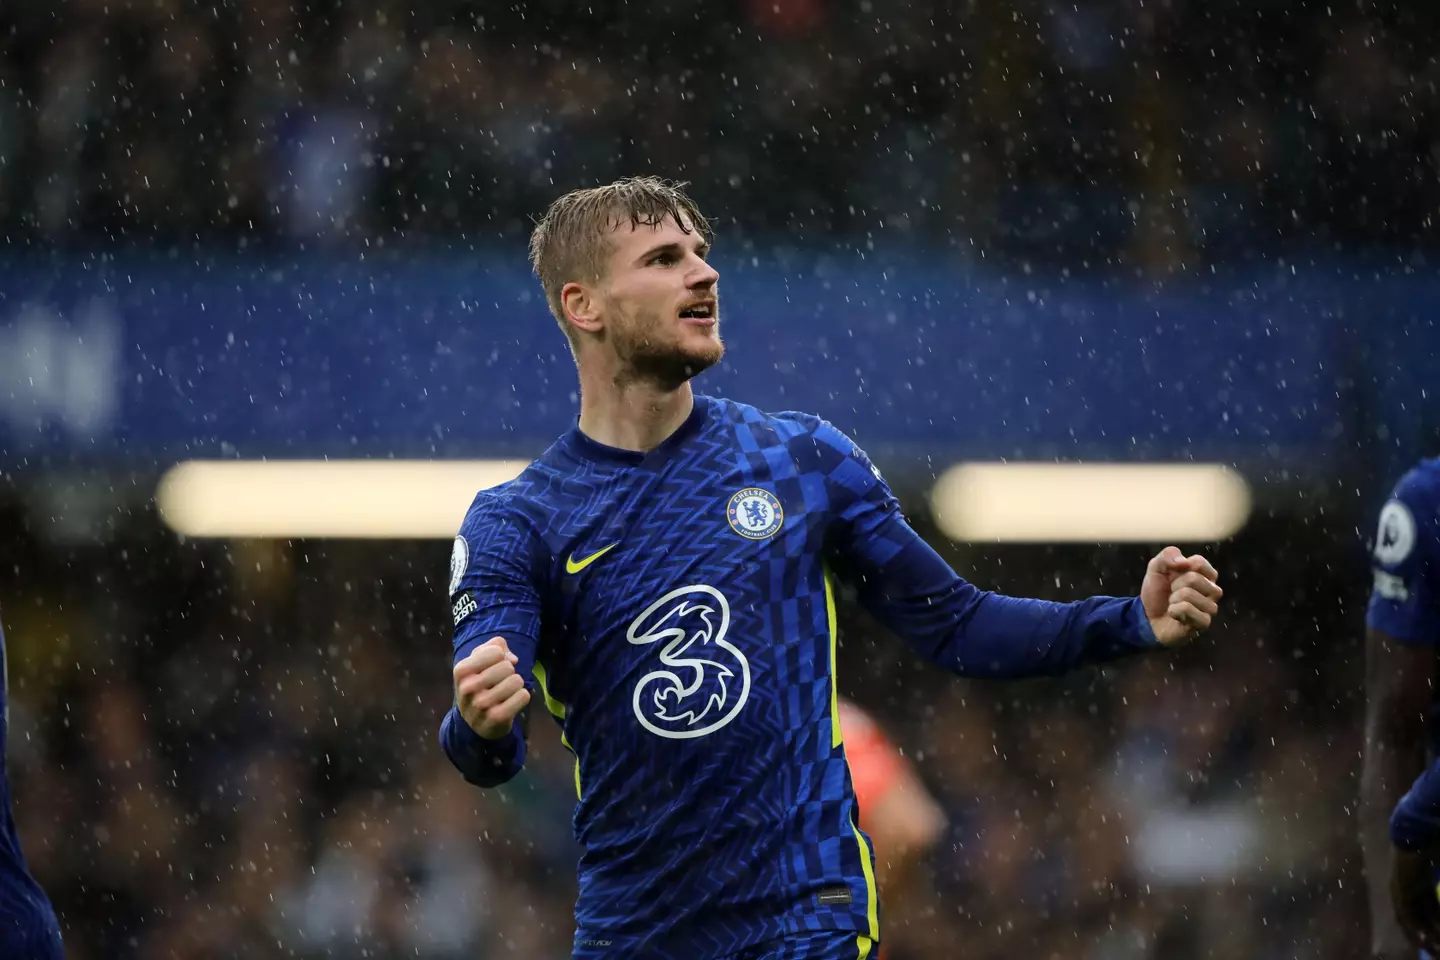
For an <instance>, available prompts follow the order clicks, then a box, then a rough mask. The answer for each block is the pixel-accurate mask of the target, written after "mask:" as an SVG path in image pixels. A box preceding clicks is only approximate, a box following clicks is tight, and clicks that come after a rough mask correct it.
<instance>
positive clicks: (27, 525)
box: [0, 509, 1366, 960]
mask: <svg viewBox="0 0 1440 960" xmlns="http://www.w3.org/2000/svg"><path fill="white" fill-rule="evenodd" d="M917 522H921V523H922V524H923V521H917ZM0 529H3V530H5V532H6V535H5V536H4V537H0V612H3V618H4V623H5V627H6V629H7V632H8V634H9V637H10V644H11V649H12V659H13V663H12V667H11V676H10V686H11V694H12V704H13V706H12V742H11V744H10V750H11V756H12V771H13V772H14V775H15V778H16V798H15V805H16V812H17V815H18V822H19V826H20V830H21V833H22V836H23V838H24V842H25V844H26V849H27V853H28V854H29V856H30V859H31V861H32V865H33V867H34V869H35V871H36V873H37V875H38V876H39V878H40V879H41V881H42V882H43V883H44V884H45V886H46V887H47V888H48V889H49V890H50V891H51V893H52V895H53V896H54V898H55V900H56V903H57V906H58V909H59V912H60V915H61V918H62V923H63V925H64V929H65V936H66V941H67V947H68V950H69V954H68V956H69V957H70V958H71V960H213V958H217V957H225V958H239V960H251V958H255V960H260V958H277V960H278V958H316V960H318V958H328V960H350V958H354V960H361V958H365V960H399V958H402V957H405V958H413V960H460V958H466V960H489V958H521V960H561V958H564V957H567V956H568V955H569V954H568V948H569V942H570V938H571V935H572V931H573V925H572V922H571V910H572V908H573V904H574V896H575V868H576V860H577V856H578V850H577V848H576V847H575V844H574V841H573V839H572V838H571V836H570V815H571V812H572V808H573V801H574V792H573V791H574V780H573V776H572V767H571V760H570V758H569V755H568V754H567V753H565V751H564V750H563V749H562V748H561V747H560V745H559V743H558V736H557V734H556V732H555V730H554V727H553V725H552V724H550V723H549V722H547V721H546V720H545V719H544V718H543V717H542V718H541V719H540V720H539V722H536V723H534V724H532V743H533V744H534V747H535V755H534V757H533V758H532V761H531V764H530V766H529V767H528V768H527V771H526V773H525V774H524V775H522V777H520V778H519V779H517V780H516V781H514V782H513V783H512V784H509V785H507V786H506V787H505V788H503V789H500V790H496V791H481V790H476V789H473V788H471V787H469V786H468V785H466V784H465V783H464V782H463V781H462V780H461V779H460V778H459V776H458V774H456V773H455V772H454V771H453V770H452V769H451V768H450V767H449V765H448V763H447V761H446V760H445V759H444V757H443V755H442V754H441V752H440V750H439V747H438V745H437V743H436V739H435V730H436V726H437V723H438V721H439V718H440V717H441V715H442V714H443V713H444V711H445V709H446V708H447V707H448V706H449V703H450V691H449V671H448V666H449V649H450V647H449V634H448V629H447V626H446V620H445V611H444V609H443V596H442V593H443V589H444V588H443V583H442V581H443V578H444V576H445V572H446V557H445V550H446V548H445V545H444V544H397V543H377V544H348V545H347V544H328V545H321V544H313V543H296V544H282V543H247V542H237V543H234V544H230V545H223V544H215V543H180V542H177V541H176V540H175V539H174V538H173V537H171V536H170V535H167V534H165V533H163V532H162V531H161V529H160V528H159V525H158V523H156V522H155V520H154V519H153V517H150V516H148V515H144V514H143V513H142V514H138V515H136V516H134V517H132V518H130V519H128V520H123V521H121V522H119V523H117V524H113V525H111V528H110V529H109V531H108V533H107V535H106V536H104V537H103V538H101V539H100V540H99V541H94V542H87V541H85V540H83V539H72V540H71V541H70V542H65V541H64V540H63V539H57V538H56V537H55V536H54V535H53V531H52V532H48V533H47V532H46V530H45V528H44V527H43V526H42V525H40V524H38V523H36V522H35V521H34V520H33V519H27V518H25V517H23V516H21V515H20V514H18V513H16V512H15V511H12V510H8V509H7V510H5V511H0ZM922 529H925V528H924V527H923V526H922ZM1282 531H1288V532H1283V533H1282ZM1344 532H1345V531H1343V530H1341V531H1339V533H1340V534H1343V533H1344ZM1335 535H1336V531H1331V532H1329V533H1327V532H1325V531H1322V530H1319V529H1311V528H1310V527H1307V526H1305V525H1303V524H1296V523H1294V522H1293V520H1292V521H1288V522H1285V523H1281V522H1277V521H1270V522H1269V523H1267V522H1266V521H1264V520H1259V521H1258V522H1257V527H1256V528H1255V529H1254V530H1253V531H1251V532H1247V534H1245V535H1244V537H1243V538H1242V540H1240V541H1238V542H1237V543H1235V544H1234V545H1233V546H1230V547H1226V548H1222V549H1220V550H1219V551H1218V552H1216V553H1215V559H1216V560H1217V563H1218V564H1219V566H1220V569H1221V570H1222V571H1223V574H1222V576H1223V577H1224V578H1225V581H1226V586H1227V590H1228V592H1229V595H1228V596H1227V604H1230V605H1231V607H1230V610H1231V612H1228V613H1227V615H1226V618H1225V620H1224V623H1223V625H1222V626H1221V627H1219V628H1217V629H1216V630H1215V631H1213V633H1212V635H1211V636H1210V637H1209V638H1208V639H1207V640H1206V642H1204V643H1202V644H1200V645H1198V646H1197V647H1195V648H1193V649H1190V650H1187V651H1184V652H1182V653H1179V654H1166V655H1158V656H1154V657H1150V658H1148V659H1145V660H1140V661H1132V662H1129V663H1126V664H1122V665H1120V666H1117V667H1114V668H1110V669H1107V670H1104V671H1086V672H1083V673H1080V674H1077V675H1075V676H1073V677H1071V678H1069V679H1066V680H1059V681H1053V682H1052V681H1043V682H1028V683H1023V684H1015V683H1009V684H986V683H979V682H970V681H958V680H955V679H953V678H951V677H948V676H946V675H943V674H941V673H939V672H938V671H937V670H935V669H934V668H932V667H929V666H928V665H926V664H924V663H922V662H921V661H920V660H919V659H918V658H917V657H916V656H915V655H914V654H913V653H910V652H909V651H908V650H907V649H906V648H904V647H903V646H901V645H899V644H898V643H897V642H895V641H894V640H892V639H890V638H888V636H886V635H885V634H884V633H883V632H882V631H879V630H878V629H877V628H876V627H875V626H874V625H873V624H872V623H870V622H869V621H868V620H867V618H866V617H865V616H864V615H863V614H861V613H859V612H858V611H857V610H856V609H855V608H854V607H852V606H851V604H850V602H849V600H848V599H845V598H842V607H841V615H840V618H841V623H842V641H841V653H840V661H841V674H840V675H841V688H842V692H843V693H845V694H846V695H847V696H849V697H850V698H851V699H853V700H854V701H856V702H858V703H859V704H861V705H862V706H863V707H864V708H865V709H866V710H867V711H868V712H869V713H870V715H871V716H872V717H873V718H874V719H875V721H876V722H878V723H879V724H880V725H881V727H882V728H883V729H884V731H885V733H886V734H887V735H888V736H889V737H890V739H891V740H892V741H893V742H894V743H895V744H896V745H897V746H898V747H899V749H900V750H901V751H902V752H903V753H904V754H905V756H906V757H907V758H909V760H910V761H911V762H912V764H913V766H914V768H915V770H916V771H917V772H918V774H919V776H920V778H921V781H922V782H923V783H924V785H925V787H926V789H927V790H928V791H929V792H930V793H931V794H932V795H933V797H934V798H935V800H936V801H937V802H938V805H939V807H940V808H941V809H942V810H943V811H944V818H945V828H944V831H943V833H942V835H941V838H940V840H939V842H937V843H936V844H935V845H934V846H933V847H932V848H931V849H930V850H929V851H928V852H927V853H926V855H925V856H924V857H923V858H922V860H921V863H920V866H919V869H918V872H917V875H916V877H915V878H914V882H913V883H910V884H909V885H907V887H906V888H905V893H904V895H903V896H900V895H898V894H897V895H896V896H894V897H893V898H892V899H891V900H890V902H888V903H887V904H886V907H885V913H884V918H885V919H884V923H885V938H886V942H887V953H886V958H887V960H938V958H946V960H1001V958H1012V957H1015V956H1026V957H1035V958H1047V960H1048V958H1063V960H1152V958H1154V960H1158V958H1164V960H1190V958H1197V960H1198V958H1201V957H1226V958H1232V957H1245V958H1249V960H1266V958H1271V957H1274V958H1281V957H1284V958H1288V960H1296V958H1298V960H1308V958H1316V960H1319V958H1341V957H1352V956H1358V955H1360V951H1361V950H1362V949H1363V946H1364V943H1365V940H1364V937H1365V931H1366V922H1365V915H1364V912H1363V906H1362V901H1361V899H1360V892H1361V889H1362V887H1361V884H1360V882H1359V876H1358V871H1357V868H1356V862H1355V857H1354V853H1353V849H1352V848H1353V843H1354V841H1353V838H1354V835H1355V825H1354V822H1353V816H1354V815H1353V809H1354V807H1353V797H1354V796H1355V785H1354V780H1353V774H1354V768H1355V767H1356V765H1357V762H1358V760H1357V758H1358V750H1359V714H1358V706H1359V700H1358V698H1357V695H1358V687H1357V684H1356V681H1355V679H1354V678H1355V676H1356V671H1355V665H1356V663H1358V659H1357V656H1358V650H1359V647H1358V643H1357V642H1356V641H1357V640H1358V637H1359V632H1360V629H1361V627H1360V623H1359V618H1358V609H1357V608H1356V606H1355V603H1356V598H1357V597H1361V598H1363V586H1364V583H1363V580H1364V561H1363V556H1362V557H1360V558H1359V567H1358V569H1353V564H1350V563H1349V560H1353V559H1355V558H1354V557H1352V556H1351V551H1350V550H1349V544H1348V541H1347V540H1345V539H1344V538H1343V536H1340V537H1337V538H1336V539H1334V540H1332V539H1331V538H1332V537H1335ZM939 548H940V549H941V550H942V551H944V552H945V553H946V554H947V556H948V557H949V559H951V560H952V562H954V563H955V564H956V566H957V569H959V570H961V571H963V572H965V573H966V574H968V575H969V576H971V577H972V578H973V579H974V580H976V581H977V582H979V583H982V584H986V585H994V586H997V587H1001V588H1004V589H1006V590H1008V591H1010V592H1015V593H1023V594H1031V595H1040V596H1047V597H1052V598H1057V599H1059V598H1067V599H1068V598H1074V597H1078V596H1082V595H1087V594H1089V593H1093V592H1109V593H1121V592H1129V591H1132V590H1134V589H1135V581H1136V579H1137V576H1138V572H1139V571H1140V570H1141V569H1142V568H1143V562H1144V557H1145V551H1143V550H1139V549H1130V550H1121V549H1114V550H1109V551H1095V550H1088V549H1086V550H1079V549H1071V550H1045V549H1040V548H1012V549H1008V550H1005V551H993V550H992V551H979V552H965V551H961V550H959V549H957V548H954V547H952V546H949V545H947V544H943V543H942V544H940V545H939ZM1285 556H1307V557H1326V558H1328V560H1329V562H1328V564H1325V563H1316V564H1313V565H1307V566H1305V567H1304V568H1301V567H1298V566H1295V567H1293V568H1292V565H1288V564H1285V563H1284V562H1283V558H1284V557H1285ZM1347 558H1348V559H1347ZM1137 563H1138V564H1139V565H1138V566H1137ZM1352 574H1353V575H1352ZM1315 597H1322V598H1325V599H1324V601H1323V602H1324V603H1325V604H1326V606H1323V607H1320V608H1317V607H1316V606H1315V601H1314V599H1313V598H1315ZM1304 598H1311V599H1304ZM1347 610H1348V612H1347ZM879 855H880V856H881V857H882V858H883V857H884V856H885V851H884V850H881V851H879Z"/></svg>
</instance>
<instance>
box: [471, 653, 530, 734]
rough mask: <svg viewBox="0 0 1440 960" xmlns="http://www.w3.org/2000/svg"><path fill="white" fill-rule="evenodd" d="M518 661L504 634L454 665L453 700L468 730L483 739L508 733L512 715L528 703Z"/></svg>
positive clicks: (526, 691) (528, 693) (528, 698)
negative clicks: (516, 667)
mask: <svg viewBox="0 0 1440 960" xmlns="http://www.w3.org/2000/svg"><path fill="white" fill-rule="evenodd" d="M518 662H519V660H518V658H517V657H516V656H515V654H513V653H511V652H510V647H509V645H508V644H506V643H505V638H504V637H491V638H490V639H489V640H487V641H485V642H484V643H482V644H481V645H480V646H478V647H476V648H475V649H474V650H472V651H470V655H469V656H468V657H466V658H465V659H464V660H461V661H460V662H459V663H457V664H455V703H456V705H458V706H459V708H460V716H462V717H464V718H465V722H466V724H468V725H469V727H470V729H471V730H474V731H475V732H476V733H477V734H479V735H480V736H482V737H484V738H485V739H486V740H501V739H503V738H504V737H505V736H506V735H508V734H509V733H510V728H511V726H512V725H513V724H514V722H515V717H516V715H517V714H519V713H520V711H521V710H523V709H525V705H526V704H527V703H529V702H530V691H529V690H526V689H525V678H524V677H522V676H520V674H518V673H516V672H515V664H516V663H518Z"/></svg>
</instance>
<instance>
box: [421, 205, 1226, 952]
mask: <svg viewBox="0 0 1440 960" xmlns="http://www.w3.org/2000/svg"><path fill="white" fill-rule="evenodd" d="M710 240H711V230H710V225H709V224H708V222H707V221H706V220H705V218H704V217H703V216H702V215H701V213H700V211H699V209H698V208H697V207H696V206H695V204H694V202H693V201H692V200H691V199H690V198H689V197H688V196H687V195H686V194H685V193H684V192H683V191H682V189H681V188H680V187H679V186H677V185H672V184H669V183H666V182H664V181H660V180H656V179H653V178H637V179H632V180H625V181H620V182H618V183H615V184H611V185H609V186H605V187H600V188H596V189H591V190H583V191H577V192H574V193H571V194H568V195H566V196H564V197H562V198H560V199H559V200H557V201H556V202H555V203H554V204H552V206H551V207H550V209H549V210H548V211H547V213H546V214H545V216H544V217H543V218H542V220H541V221H540V223H539V224H538V225H537V227H536V229H535V232H534V235H533V237H532V241H531V255H532V260H533V263H534V266H535V270H536V273H537V274H538V276H539V278H540V281H541V284H542V286H543V287H544V291H545V296H546V299H547V301H548V303H549V306H550V309H551V311H552V313H553V314H554V315H555V317H556V319H557V320H558V321H559V323H560V326H561V328H562V330H564V332H565V335H566V337H567V338H568V340H569V342H570V346H571V349H572V351H573V353H574V356H575V360H576V365H577V367H578V370H579V378H580V414H579V418H578V421H577V423H576V424H575V426H574V427H573V428H572V429H570V430H569V431H567V432H566V433H565V434H564V435H563V436H561V437H560V438H559V439H558V440H557V441H556V442H555V444H554V445H553V446H551V447H550V449H548V450H547V451H546V452H545V453H544V454H543V455H541V456H540V457H539V458H538V459H537V460H536V461H535V462H534V463H533V464H531V465H530V466H529V467H528V468H527V469H526V470H525V471H524V473H523V474H521V476H520V477H519V478H518V479H516V480H514V481H512V482H510V483H506V484H503V485H501V486H498V487H495V488H493V489H490V490H485V491H482V492H481V493H480V494H479V495H478V496H477V497H476V498H475V501H474V503H473V505H472V506H471V508H470V510H469V513H468V514H467V516H466V517H465V519H464V523H463V525H462V526H461V529H460V536H459V537H458V538H457V539H456V541H455V545H454V553H453V556H452V560H451V571H450V572H451V578H450V590H449V593H450V601H451V605H452V613H453V617H454V624H455V632H454V648H453V672H454V690H455V705H454V706H453V708H452V709H451V710H450V712H449V713H448V714H447V715H446V717H445V718H444V721H443V723H442V725H441V731H440V741H441V744H442V746H443V748H444V750H445V753H446V754H447V755H448V756H449V758H450V760H451V761H452V762H453V763H454V765H455V766H456V767H457V768H458V769H459V770H460V771H461V773H462V774H463V775H464V777H465V779H466V780H468V781H469V782H471V783H474V784H477V785H479V786H483V787H488V786H495V785H497V784H501V783H504V782H505V781H507V780H509V779H510V778H512V777H514V776H515V775H516V774H517V773H518V772H519V771H520V769H521V768H522V767H523V765H524V763H525V751H526V741H525V722H526V720H525V718H526V717H527V716H528V712H526V711H525V710H524V708H525V707H526V705H527V704H528V703H529V702H530V700H531V698H532V696H535V697H538V698H539V699H540V700H542V701H543V702H544V705H545V707H546V708H547V709H548V711H549V712H550V713H551V714H552V715H553V716H554V717H555V718H556V719H557V720H558V721H559V723H560V724H561V727H562V731H563V742H564V743H565V745H566V746H567V747H568V748H569V749H570V750H572V751H573V752H574V754H575V758H576V788H577V792H578V794H579V801H578V804H577V806H576V809H575V816H574V829H575V834H576V837H577V839H578V840H579V842H580V844H581V845H582V847H583V851H584V852H583V854H582V857H581V861H580V865H579V899H578V902H577V904H576V909H575V919H576V933H575V941H574V948H573V949H574V954H573V955H574V957H576V958H599V957H605V958H616V960H618V958H648V957H657V958H669V957H675V958H683V960H719V958H735V960H739V958H746V960H749V958H754V960H759V958H795V960H800V958H805V960H863V958H867V957H869V958H872V960H873V957H874V952H873V951H874V949H875V945H876V942H877V940H878V938H879V936H880V925H879V918H878V909H879V905H878V903H877V902H876V899H877V898H876V894H875V874H874V862H873V854H872V850H871V847H870V843H869V841H868V839H867V838H866V836H865V835H864V834H863V833H862V832H861V831H860V829H859V828H858V826H857V819H856V804H855V795H854V789H853V786H852V783H851V778H850V772H849V770H848V768H847V764H846V758H845V750H844V743H843V736H842V732H841V725H840V719H839V717H840V713H839V710H838V709H837V692H836V685H835V672H834V663H835V636H836V629H835V604H834V593H833V578H835V577H839V578H842V579H844V580H845V581H847V582H848V583H850V584H852V585H853V586H854V587H855V588H856V590H857V591H858V596H859V599H860V601H861V602H862V603H863V604H864V605H865V606H866V607H867V608H868V609H869V610H870V611H871V612H872V613H874V614H875V615H876V616H877V617H878V618H879V620H880V621H881V622H882V623H884V624H885V625H886V626H888V627H889V628H890V629H892V630H894V631H895V632H896V633H897V634H899V635H900V636H901V637H903V638H904V639H905V640H906V641H908V642H909V643H910V644H911V645H912V646H913V647H914V648H915V649H916V650H917V651H918V652H920V653H921V654H922V655H923V656H925V657H927V658H928V659H930V660H931V661H933V662H934V663H936V664H938V665H939V666H941V667H943V668H945V669H948V670H951V671H953V672H954V673H956V674H960V675H963V676H971V677H1029V676H1036V675H1042V674H1055V673H1060V672H1063V671H1066V670H1069V669H1071V668H1074V667H1078V666H1080V665H1082V664H1089V663H1101V662H1106V661H1110V660H1114V659H1116V658H1119V657H1123V656H1126V655H1129V654H1134V653H1139V652H1142V651H1147V650H1153V649H1156V648H1159V647H1165V646H1169V645H1174V644H1179V643H1182V642H1184V641H1186V640H1188V639H1190V638H1191V637H1193V636H1195V635H1196V634H1197V633H1198V632H1199V631H1201V630H1204V629H1206V628H1208V627H1209V625H1210V623H1211V618H1212V617H1213V616H1214V615H1215V614H1216V613H1217V611H1218V605H1217V602H1218V600H1219V598H1220V596H1221V591H1220V588H1219V587H1218V586H1217V585H1216V582H1215V581H1216V579H1217V575H1216V573H1215V570H1214V569H1213V568H1212V567H1211V565H1210V564H1209V563H1208V562H1207V561H1206V560H1205V559H1204V558H1203V557H1200V556H1185V555H1184V554H1183V553H1182V552H1181V551H1180V550H1179V549H1177V548H1175V547H1169V548H1167V549H1166V550H1164V551H1163V552H1161V553H1160V554H1159V555H1157V556H1156V557H1155V558H1154V559H1152V560H1151V561H1150V563H1149V566H1148V568H1147V569H1146V571H1145V573H1144V576H1143V579H1142V581H1141V585H1140V591H1139V595H1138V596H1136V597H1131V598H1123V599H1115V598H1108V597H1095V598H1091V599H1088V600H1082V601H1080V602H1077V603H1068V604H1063V603H1049V602H1042V601H1038V600H1027V599H1018V598H1012V597H1005V596H1000V595H997V594H994V593H988V592H983V591H981V590H979V589H977V588H976V587H974V586H971V585H970V584H969V583H966V582H965V581H964V580H962V579H961V578H960V577H959V576H958V575H957V574H956V573H955V572H954V571H953V570H951V569H950V567H949V566H948V565H947V564H946V563H945V562H944V561H943V560H942V559H941V558H940V557H939V556H938V555H937V554H936V553H935V551H934V550H932V549H931V548H930V547H929V546H928V545H927V544H926V543H925V541H924V540H922V539H921V538H920V536H919V535H918V534H916V533H915V532H914V531H913V530H912V529H911V528H910V526H909V525H908V524H907V522H906V520H905V517H904V516H903V515H902V514H901V511H900V507H899V504H898V503H897V501H896V499H895V497H894V496H892V495H891V492H890V489H889V487H888V486H887V485H886V483H885V481H884V479H882V477H881V475H880V474H879V472H878V471H876V469H875V468H874V467H873V466H872V464H871V462H870V460H869V459H868V458H867V457H866V455H865V453H864V452H863V451H862V450H861V449H860V448H859V447H858V446H856V445H855V443H854V442H852V441H851V440H850V439H849V438H848V437H846V436H845V435H844V434H842V433H841V432H840V431H839V430H837V429H836V428H835V427H833V426H831V425H830V424H829V423H827V422H826V421H824V420H822V419H820V418H819V417H816V416H812V415H809V414H805V413H793V412H790V413H764V412H761V411H760V410H757V409H755V408H754V407H750V406H747V405H745V404H742V403H736V402H733V401H730V400H721V399H714V398H709V397H703V396H697V395H695V394H694V393H693V392H692V390H691V386H690V380H691V378H692V377H694V376H695V375H696V374H698V373H700V372H701V371H703V370H705V369H706V368H707V367H710V366H711V365H713V364H715V363H717V362H718V361H719V360H720V359H721V356H722V354H723V352H724V346H723V344H722V341H721V337H720V312H719V308H720V304H719V289H718V281H719V274H718V273H717V272H716V271H715V268H714V267H713V266H711V264H710V263H709V262H708V260H707V255H708V253H709V249H710ZM519 359H520V358H517V360H519Z"/></svg>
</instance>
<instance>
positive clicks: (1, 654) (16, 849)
mask: <svg viewBox="0 0 1440 960" xmlns="http://www.w3.org/2000/svg"><path fill="white" fill-rule="evenodd" d="M0 678H4V679H3V680H0V957H4V958H5V960H60V958H61V957H63V956H64V950H63V949H62V947H61V942H60V924H59V923H58V922H57V921H56V919H55V911H54V909H53V908H52V907H51V906H50V899H49V898H48V897H47V896H46V895H45V891H44V890H42V889H40V884H39V883H37V882H36V881H35V878H34V877H32V876H31V875H30V867H29V865H28V864H26V862H25V855H24V854H23V853H22V852H21V850H20V837H19V834H18V833H17V832H16V830H15V816H14V813H13V809H12V807H11V804H10V775H9V768H8V765H7V762H6V757H5V749H4V748H5V745H6V744H7V743H9V726H10V707H9V704H8V703H7V701H6V692H7V688H8V686H9V682H8V678H9V673H8V670H7V668H6V660H5V632H4V630H3V628H0Z"/></svg>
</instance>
